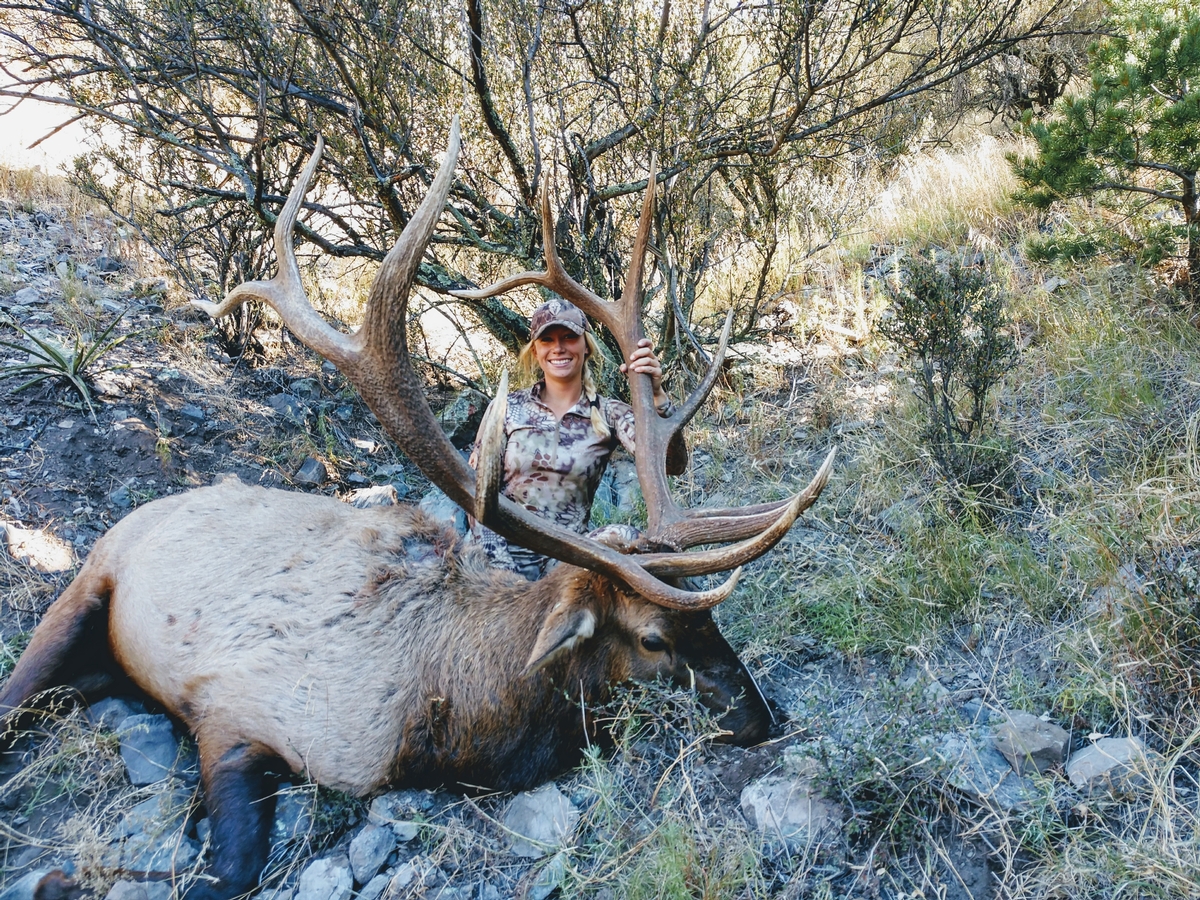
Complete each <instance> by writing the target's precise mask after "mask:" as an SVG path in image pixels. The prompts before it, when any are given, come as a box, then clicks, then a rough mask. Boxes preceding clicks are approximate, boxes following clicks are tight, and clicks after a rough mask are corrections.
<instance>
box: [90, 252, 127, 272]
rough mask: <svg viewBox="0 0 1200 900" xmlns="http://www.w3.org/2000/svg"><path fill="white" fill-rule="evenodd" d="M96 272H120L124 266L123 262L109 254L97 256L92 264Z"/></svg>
mask: <svg viewBox="0 0 1200 900" xmlns="http://www.w3.org/2000/svg"><path fill="white" fill-rule="evenodd" d="M92 265H93V266H95V268H96V271H97V272H104V273H109V272H120V271H121V270H122V269H123V268H125V263H123V262H121V261H120V260H119V259H113V258H112V257H111V256H97V257H96V261H95V262H94V263H93V264H92Z"/></svg>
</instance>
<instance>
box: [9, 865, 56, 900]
mask: <svg viewBox="0 0 1200 900" xmlns="http://www.w3.org/2000/svg"><path fill="white" fill-rule="evenodd" d="M51 871H52V870H51V869H35V870H34V871H32V872H29V873H27V874H25V875H22V876H21V877H20V878H18V879H17V880H16V881H14V882H13V883H12V884H10V885H9V886H8V887H6V888H5V889H4V890H3V891H0V900H33V890H34V888H36V887H37V885H38V882H39V881H41V880H42V879H43V878H45V877H46V876H47V875H49V874H50V872H51Z"/></svg>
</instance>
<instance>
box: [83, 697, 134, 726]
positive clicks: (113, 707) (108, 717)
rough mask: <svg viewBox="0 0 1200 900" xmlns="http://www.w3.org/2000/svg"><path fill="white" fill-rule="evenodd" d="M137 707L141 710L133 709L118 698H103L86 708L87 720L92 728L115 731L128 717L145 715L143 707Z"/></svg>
mask: <svg viewBox="0 0 1200 900" xmlns="http://www.w3.org/2000/svg"><path fill="white" fill-rule="evenodd" d="M138 706H139V707H141V708H140V709H135V708H134V707H133V706H132V705H130V704H129V703H126V702H125V701H124V700H122V699H121V698H119V697H105V698H104V699H103V700H97V701H96V702H95V703H93V704H91V705H90V706H89V707H88V709H87V713H86V715H87V720H88V722H89V723H91V725H92V727H93V728H107V729H109V730H110V731H116V730H117V729H118V728H119V727H120V726H121V723H122V722H124V721H125V720H126V719H128V718H129V717H130V716H132V715H135V714H139V715H145V712H146V709H145V707H142V706H141V704H140V703H139V704H138Z"/></svg>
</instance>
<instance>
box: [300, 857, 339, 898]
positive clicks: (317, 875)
mask: <svg viewBox="0 0 1200 900" xmlns="http://www.w3.org/2000/svg"><path fill="white" fill-rule="evenodd" d="M353 893H354V878H353V877H352V876H351V874H350V861H349V860H347V859H346V857H344V856H337V857H332V858H329V857H327V858H324V859H317V860H313V861H312V862H311V863H309V865H308V867H307V868H306V869H305V870H304V871H303V872H302V873H300V883H299V884H298V885H297V886H296V896H295V898H294V900H350V895H351V894H353Z"/></svg>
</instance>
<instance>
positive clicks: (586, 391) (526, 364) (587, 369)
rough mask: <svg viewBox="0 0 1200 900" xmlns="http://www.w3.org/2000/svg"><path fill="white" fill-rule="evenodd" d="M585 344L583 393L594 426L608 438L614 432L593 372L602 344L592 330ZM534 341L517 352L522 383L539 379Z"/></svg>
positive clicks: (518, 369) (588, 332)
mask: <svg viewBox="0 0 1200 900" xmlns="http://www.w3.org/2000/svg"><path fill="white" fill-rule="evenodd" d="M583 341H584V346H586V347H587V358H586V359H585V360H584V361H583V395H584V396H585V397H587V401H588V403H589V404H591V407H592V428H594V429H595V430H596V434H598V435H599V436H600V437H602V438H607V437H609V436H610V435H611V434H612V431H611V430H610V429H609V427H608V422H606V421H605V420H604V413H603V412H602V411H601V409H600V396H599V393H598V391H597V390H596V378H595V376H594V375H593V374H592V360H593V359H595V360H601V359H603V358H604V357H603V355H602V354H601V353H600V345H599V344H597V343H596V339H595V338H594V337H593V336H592V333H591V332H590V331H585V332H584V333H583ZM533 344H534V342H533V341H530V342H529V343H528V344H526V345H525V346H524V347H522V348H521V352H520V353H519V354H517V377H518V378H519V379H520V383H521V384H524V385H528V384H533V383H534V382H536V381H537V380H538V375H539V372H540V371H541V370H540V367H539V366H538V363H537V354H536V353H534V351H533Z"/></svg>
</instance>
